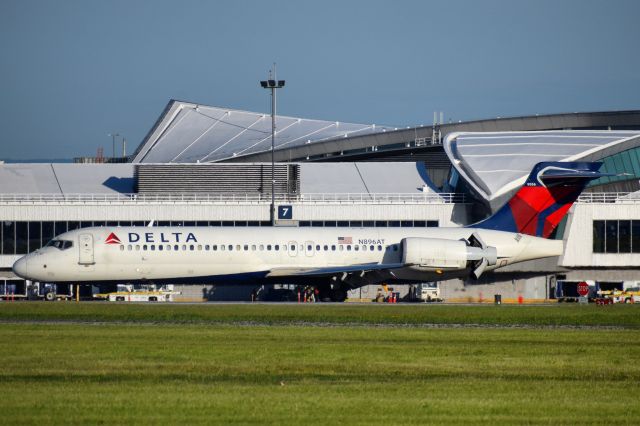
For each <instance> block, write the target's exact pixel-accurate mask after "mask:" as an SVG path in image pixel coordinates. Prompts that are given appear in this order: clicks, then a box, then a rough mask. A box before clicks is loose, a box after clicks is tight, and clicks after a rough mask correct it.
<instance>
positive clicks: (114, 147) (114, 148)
mask: <svg viewBox="0 0 640 426" xmlns="http://www.w3.org/2000/svg"><path fill="white" fill-rule="evenodd" d="M107 136H111V147H112V148H113V155H112V157H111V158H115V157H116V137H118V136H120V134H119V133H107Z"/></svg>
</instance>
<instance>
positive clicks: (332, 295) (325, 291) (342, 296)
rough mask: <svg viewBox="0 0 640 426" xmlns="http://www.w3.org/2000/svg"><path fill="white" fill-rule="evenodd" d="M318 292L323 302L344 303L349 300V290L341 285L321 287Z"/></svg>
mask: <svg viewBox="0 0 640 426" xmlns="http://www.w3.org/2000/svg"><path fill="white" fill-rule="evenodd" d="M318 291H319V292H320V301H322V302H344V301H345V300H347V289H346V288H345V287H343V286H340V285H336V284H333V286H332V285H330V284H326V285H320V286H318Z"/></svg>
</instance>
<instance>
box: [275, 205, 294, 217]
mask: <svg viewBox="0 0 640 426" xmlns="http://www.w3.org/2000/svg"><path fill="white" fill-rule="evenodd" d="M278 219H293V207H291V206H278Z"/></svg>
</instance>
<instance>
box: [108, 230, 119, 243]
mask: <svg viewBox="0 0 640 426" xmlns="http://www.w3.org/2000/svg"><path fill="white" fill-rule="evenodd" d="M104 242H105V243H106V244H122V242H121V241H120V238H118V236H117V235H116V234H114V233H113V232H112V233H110V234H109V236H108V237H107V239H106V240H104Z"/></svg>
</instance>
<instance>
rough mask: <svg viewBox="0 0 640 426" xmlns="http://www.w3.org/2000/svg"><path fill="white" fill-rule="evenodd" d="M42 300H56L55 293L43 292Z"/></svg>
mask: <svg viewBox="0 0 640 426" xmlns="http://www.w3.org/2000/svg"><path fill="white" fill-rule="evenodd" d="M44 300H46V301H47V302H53V301H54V300H56V294H55V293H54V292H52V291H50V292H48V293H45V295H44Z"/></svg>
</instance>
